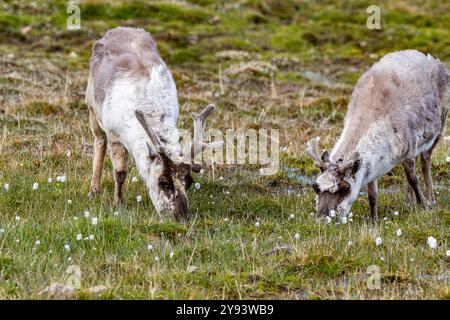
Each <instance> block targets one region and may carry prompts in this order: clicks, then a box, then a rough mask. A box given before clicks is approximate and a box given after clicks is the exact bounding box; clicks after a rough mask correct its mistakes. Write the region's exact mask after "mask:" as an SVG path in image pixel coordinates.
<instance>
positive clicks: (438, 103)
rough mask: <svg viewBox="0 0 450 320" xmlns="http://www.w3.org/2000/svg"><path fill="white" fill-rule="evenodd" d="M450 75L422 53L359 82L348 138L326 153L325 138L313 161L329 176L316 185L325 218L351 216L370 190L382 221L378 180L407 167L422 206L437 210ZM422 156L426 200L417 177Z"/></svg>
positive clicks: (386, 64) (409, 53) (392, 59)
mask: <svg viewBox="0 0 450 320" xmlns="http://www.w3.org/2000/svg"><path fill="white" fill-rule="evenodd" d="M448 83H449V73H448V71H447V70H446V69H445V67H444V66H443V65H442V63H441V62H440V61H439V60H437V59H435V58H433V57H432V56H431V55H428V56H425V55H424V54H423V53H420V52H418V51H415V50H406V51H399V52H394V53H390V54H387V55H386V56H384V57H383V58H382V59H381V60H380V61H379V62H378V63H376V64H374V65H373V66H372V67H371V68H370V69H369V70H368V71H367V72H366V73H364V74H363V75H362V76H361V78H360V79H359V80H358V83H357V85H356V87H355V89H354V91H353V93H352V96H351V99H350V102H349V104H348V110H347V114H346V116H345V120H344V130H343V132H342V134H341V136H340V138H339V139H338V141H337V143H336V145H335V146H334V148H333V150H332V152H331V155H330V154H329V153H328V151H325V152H323V153H322V154H320V153H319V147H318V141H319V139H318V138H314V139H311V140H310V141H309V142H308V148H307V150H306V151H307V153H308V155H309V156H310V157H311V158H313V160H314V164H315V166H316V167H318V168H319V169H320V171H321V173H320V174H319V176H318V177H317V180H316V182H315V184H314V185H313V187H314V189H315V191H316V193H317V196H316V209H317V214H318V215H319V216H321V217H323V216H327V215H328V214H329V212H330V211H331V210H335V211H336V212H337V213H338V215H341V216H346V215H347V214H348V213H349V211H350V209H351V205H352V203H353V202H354V201H355V200H356V198H357V196H358V193H359V191H360V190H361V188H362V187H363V186H365V185H367V188H368V196H369V204H370V210H371V215H372V218H373V219H374V220H375V221H376V220H377V219H378V211H377V196H378V183H377V181H378V179H379V178H380V177H381V176H383V175H384V174H386V173H388V172H389V171H391V170H392V169H393V168H394V167H395V166H396V165H397V164H400V163H401V164H402V165H403V168H404V170H405V173H406V178H407V181H408V183H409V185H410V188H412V190H413V192H414V195H415V198H416V200H417V203H418V204H420V205H422V206H432V205H434V204H435V198H434V195H433V183H432V178H431V154H432V152H433V149H434V147H435V146H436V144H437V143H438V141H439V139H440V137H441V135H442V131H443V129H444V127H445V121H446V117H447V113H448V94H449V86H448ZM418 155H420V157H421V166H422V174H423V178H424V181H425V187H426V194H425V196H423V194H422V193H421V191H420V189H419V186H418V179H417V176H416V157H417V156H418Z"/></svg>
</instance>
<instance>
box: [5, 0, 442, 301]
mask: <svg viewBox="0 0 450 320" xmlns="http://www.w3.org/2000/svg"><path fill="white" fill-rule="evenodd" d="M370 4H371V3H370V1H369V2H367V1H345V2H341V1H309V2H306V1H295V0H289V1H277V0H264V1H254V0H247V1H220V2H215V1H210V0H197V1H195V0H192V1H186V2H184V1H176V2H161V1H158V2H153V1H149V2H148V4H144V3H143V2H126V1H123V2H115V4H114V5H112V6H111V5H107V4H105V3H103V2H102V1H83V2H82V4H81V30H78V31H73V30H67V28H66V18H67V14H66V2H65V1H51V2H50V1H49V2H48V4H46V3H43V2H41V1H39V2H36V1H33V2H29V1H7V2H3V3H2V4H0V8H1V11H0V37H1V39H2V41H1V43H0V91H1V95H0V99H1V104H0V185H2V186H3V184H4V183H8V184H9V186H10V188H9V190H8V191H6V190H4V189H1V191H0V229H1V230H0V298H4V299H16V298H42V297H43V296H41V295H39V294H38V292H39V291H41V290H42V289H44V288H45V287H46V286H48V285H49V284H51V283H55V282H62V283H64V282H67V281H69V282H70V281H73V275H70V271H69V273H68V272H67V269H68V268H69V267H70V266H78V267H79V268H80V274H81V287H80V289H79V290H78V291H77V293H76V296H75V297H76V298H80V299H83V298H96V297H98V296H96V295H93V294H89V293H87V292H86V291H85V290H84V289H86V288H90V287H94V286H98V285H104V286H106V287H107V289H106V291H104V292H103V293H102V294H101V295H100V297H101V298H114V299H119V298H133V299H134V298H138V299H147V298H157V299H167V298H169V299H170V298H177V299H180V298H189V299H195V298H211V299H213V298H226V299H228V298H251V299H253V298H275V299H335V298H337V299H369V298H370V299H378V298H381V299H426V298H437V299H448V298H450V290H449V262H450V260H449V257H447V256H446V250H448V249H450V244H449V241H450V238H449V228H450V212H449V206H450V192H449V187H450V183H449V176H450V167H449V164H448V163H446V161H445V158H446V157H447V156H449V155H450V154H449V146H450V141H449V140H446V141H442V142H441V143H440V144H439V146H438V147H437V149H436V152H435V154H434V157H433V177H434V179H435V185H436V188H437V192H436V193H437V195H436V196H437V202H438V205H437V206H436V207H435V208H434V209H433V210H422V209H420V208H418V207H416V206H415V205H414V204H412V203H411V202H409V201H406V200H405V199H406V197H405V192H404V191H405V186H406V181H405V179H404V177H403V172H402V170H400V168H397V169H396V170H394V171H393V172H392V173H391V174H389V175H387V176H386V177H385V178H383V179H382V180H381V182H380V183H381V185H380V187H381V189H382V194H381V196H380V211H381V212H380V216H381V219H383V218H384V219H383V220H382V221H381V223H380V224H379V225H373V224H372V223H370V221H369V219H368V217H369V208H368V201H367V199H366V197H365V196H361V197H360V198H359V199H358V201H357V202H356V203H355V204H354V208H353V212H354V214H355V217H354V221H353V222H351V223H348V224H345V225H338V224H335V223H333V224H331V225H323V224H317V223H316V222H315V221H314V219H313V218H312V217H311V215H310V213H311V212H313V210H314V193H313V191H312V190H311V189H310V188H309V187H308V186H306V185H305V184H304V183H302V182H301V180H299V179H296V176H297V175H305V174H306V175H309V176H312V175H314V174H316V173H317V171H316V170H315V169H314V168H313V166H312V161H311V160H310V159H309V158H307V157H306V155H305V153H304V149H305V141H306V140H307V139H308V138H310V137H312V136H316V135H320V136H322V143H323V144H324V146H325V147H327V148H329V147H331V146H332V145H333V143H334V142H335V140H336V137H337V136H338V134H339V132H340V130H341V129H342V119H343V115H344V113H345V107H346V103H347V102H348V97H349V94H350V92H351V89H352V86H353V85H354V84H355V82H356V80H357V79H358V77H359V76H360V75H361V73H362V72H363V71H364V70H365V69H367V68H368V67H369V66H370V65H371V64H372V63H373V62H375V61H376V60H377V59H379V57H381V56H382V55H383V54H385V53H387V52H390V51H394V50H397V49H406V48H415V49H419V50H422V51H424V52H429V53H431V54H433V55H434V56H436V57H438V58H440V59H441V60H442V61H443V62H444V63H445V64H446V65H447V66H450V51H449V50H448V48H449V47H450V31H449V30H450V10H449V9H450V6H449V4H448V3H447V4H445V3H444V2H442V1H437V0H436V1H426V3H425V4H423V1H395V2H393V1H380V5H381V7H382V21H383V28H382V30H378V31H377V30H368V29H367V28H366V26H365V25H366V24H365V22H366V18H367V16H368V14H367V13H366V8H367V6H368V5H370ZM27 26H30V27H31V28H25V29H24V27H27ZM115 26H141V27H143V28H145V29H146V30H148V31H150V32H151V33H152V34H153V36H154V38H155V39H156V41H157V43H158V46H159V50H160V52H161V55H162V57H163V58H164V59H165V60H166V62H167V63H168V65H169V66H170V68H171V70H172V71H173V74H174V76H175V78H176V82H177V86H178V89H179V99H180V105H181V115H180V121H179V123H180V126H181V127H184V128H189V127H190V126H191V121H190V118H189V116H188V115H189V112H191V111H194V110H199V109H200V108H202V107H204V106H205V104H206V103H209V102H214V103H215V104H216V105H217V106H218V112H217V113H216V114H215V115H214V116H213V117H212V118H211V121H210V122H209V123H210V124H211V126H212V127H215V128H218V129H226V128H230V127H234V128H239V127H246V128H248V127H252V128H277V129H279V130H280V138H281V145H282V146H283V147H284V148H283V152H282V168H283V170H282V171H281V172H280V173H279V174H277V175H275V176H270V177H261V176H259V174H258V173H257V171H253V170H252V169H251V168H236V167H234V168H233V167H220V168H215V172H214V173H215V174H214V176H213V175H212V171H211V170H210V169H206V170H205V173H204V174H203V175H200V174H199V175H197V176H196V180H197V181H198V182H200V184H201V188H200V189H199V190H191V191H190V195H189V196H190V200H191V209H192V218H191V219H190V220H189V221H187V222H173V221H169V220H165V219H162V218H161V217H159V216H158V215H157V214H156V213H155V211H154V209H153V207H152V205H151V203H150V200H149V198H148V197H147V196H146V194H145V188H144V185H143V184H142V181H141V180H140V179H139V181H138V182H131V177H133V176H137V173H136V169H135V168H134V166H133V165H131V166H130V175H129V181H128V182H127V184H126V189H127V192H126V196H125V198H126V199H125V202H126V204H125V207H124V209H123V210H122V211H121V212H120V213H119V214H118V215H115V214H114V213H113V211H112V208H111V202H112V197H113V196H112V191H113V179H112V175H111V163H110V161H109V160H107V164H106V170H105V175H104V179H103V187H104V192H103V193H102V195H101V197H99V198H98V199H95V200H93V201H90V200H88V198H87V196H86V195H87V193H88V188H89V180H90V174H91V173H90V172H91V155H92V141H93V139H92V136H91V134H90V132H89V128H88V125H87V122H88V121H87V119H88V113H87V109H86V107H85V105H84V103H83V95H84V88H85V85H86V80H87V73H88V59H89V55H90V48H91V45H92V43H93V42H94V41H95V40H96V39H98V38H100V37H101V36H102V35H103V34H104V32H105V30H107V29H108V28H112V27H115ZM230 50H234V51H233V52H232V53H230V52H229V51H230ZM248 61H262V62H264V63H267V64H270V66H269V68H272V67H273V68H276V71H275V72H274V73H273V74H272V75H271V74H269V73H267V72H266V71H265V70H256V71H254V72H234V71H235V70H236V69H237V66H238V64H239V63H245V62H248ZM220 72H222V73H223V74H224V75H225V77H224V79H223V88H222V89H221V87H220V82H219V73H220ZM447 132H448V131H447ZM446 135H448V133H447V134H446ZM68 151H70V155H69V154H68ZM286 168H289V169H286ZM292 170H297V171H292ZM58 176H65V177H66V181H65V182H58V181H56V180H57V177H58ZM218 177H223V179H219V178H218ZM48 178H52V179H53V181H52V182H51V183H49V182H48ZM34 183H38V185H39V187H38V189H37V190H32V186H33V184H34ZM138 195H141V196H142V197H143V201H142V202H140V203H138V202H137V201H136V197H137V196H138ZM69 200H71V201H69ZM69 202H71V203H69ZM85 211H89V212H90V214H89V217H88V218H85V216H84V212H85ZM394 211H398V212H399V215H397V216H395V215H394V214H393V212H394ZM290 215H294V216H293V218H289V217H290ZM16 217H19V218H16ZM93 217H96V218H98V224H96V225H93V224H92V218H93ZM398 229H401V230H402V235H401V236H397V235H396V232H397V230H398ZM78 234H81V235H82V238H83V240H80V241H78V240H77V239H76V238H77V235H78ZM296 234H298V236H297V237H296V236H295V235H296ZM90 235H92V236H93V240H84V238H85V237H89V236H90ZM429 236H433V237H435V238H436V239H437V241H438V246H437V248H436V249H434V250H433V249H430V248H429V247H428V245H427V238H428V237H429ZM377 237H381V238H382V240H383V243H382V245H380V246H376V245H375V238H377ZM36 241H39V242H40V244H36ZM349 241H352V245H351V246H349V244H348V243H349ZM65 245H68V247H67V248H69V249H66V248H65ZM148 245H152V246H153V249H151V250H150V249H149V247H148ZM171 252H173V254H172V255H171ZM157 258H158V259H157ZM371 265H376V266H378V267H379V268H380V273H381V283H380V289H370V288H369V287H368V286H367V283H366V281H367V279H368V277H369V275H368V274H367V273H366V272H367V269H368V268H369V266H371ZM71 269H72V270H73V267H72V268H71ZM69 270H70V269H69ZM71 279H72V280H71ZM369 279H370V278H369Z"/></svg>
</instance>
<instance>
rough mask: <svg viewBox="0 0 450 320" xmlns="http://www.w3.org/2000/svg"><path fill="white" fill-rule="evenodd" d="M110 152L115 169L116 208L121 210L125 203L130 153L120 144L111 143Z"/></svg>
mask: <svg viewBox="0 0 450 320" xmlns="http://www.w3.org/2000/svg"><path fill="white" fill-rule="evenodd" d="M109 152H110V156H111V161H112V164H113V168H114V181H115V186H114V208H115V209H119V208H120V207H121V206H122V203H123V185H124V183H125V181H126V179H127V175H128V152H127V149H125V147H124V146H123V144H121V143H120V142H110V144H109Z"/></svg>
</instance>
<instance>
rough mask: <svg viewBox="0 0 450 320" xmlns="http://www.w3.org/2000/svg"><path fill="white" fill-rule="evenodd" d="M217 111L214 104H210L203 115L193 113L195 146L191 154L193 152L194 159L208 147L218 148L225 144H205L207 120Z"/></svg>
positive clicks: (220, 142)
mask: <svg viewBox="0 0 450 320" xmlns="http://www.w3.org/2000/svg"><path fill="white" fill-rule="evenodd" d="M215 109H216V107H215V106H214V105H213V104H209V105H208V106H206V108H205V109H203V111H202V112H201V113H196V112H192V113H191V117H192V120H194V144H193V145H192V148H191V152H193V155H194V158H195V157H196V156H197V155H198V154H199V153H200V152H202V151H203V150H204V149H205V148H206V147H207V146H213V147H216V146H219V145H222V143H223V142H222V141H218V142H217V141H216V142H212V143H203V130H204V129H205V123H206V119H207V118H208V117H209V116H210V115H211V114H212V113H213V112H214V110H215Z"/></svg>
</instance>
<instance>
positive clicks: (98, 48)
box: [86, 28, 162, 104]
mask: <svg viewBox="0 0 450 320" xmlns="http://www.w3.org/2000/svg"><path fill="white" fill-rule="evenodd" d="M161 63H162V59H161V57H160V55H159V53H158V51H157V48H156V43H155V42H154V41H153V39H152V37H151V35H150V34H149V33H148V32H146V31H144V30H142V29H136V28H116V29H113V30H110V31H108V32H107V33H106V34H105V36H104V37H103V38H102V39H100V40H99V41H97V42H96V43H95V44H94V45H93V47H92V56H91V60H90V70H91V72H90V79H89V85H88V89H87V91H86V97H87V99H89V100H90V102H91V103H92V102H94V101H95V103H97V104H101V103H102V102H103V100H104V98H105V93H106V90H107V89H108V87H109V86H110V85H111V84H112V83H113V81H114V79H115V77H116V76H117V75H118V74H121V73H125V72H126V73H127V74H129V75H131V76H134V77H148V76H149V72H150V70H151V69H152V67H153V66H155V65H157V64H161ZM91 75H93V76H91ZM88 93H89V94H88Z"/></svg>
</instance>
